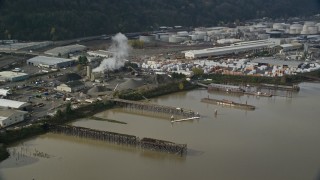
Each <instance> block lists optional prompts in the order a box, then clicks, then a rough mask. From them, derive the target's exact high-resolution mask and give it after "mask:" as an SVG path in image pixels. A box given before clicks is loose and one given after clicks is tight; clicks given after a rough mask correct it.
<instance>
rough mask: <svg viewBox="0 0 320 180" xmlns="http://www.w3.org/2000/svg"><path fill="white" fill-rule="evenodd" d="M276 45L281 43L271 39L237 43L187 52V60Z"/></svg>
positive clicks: (256, 49)
mask: <svg viewBox="0 0 320 180" xmlns="http://www.w3.org/2000/svg"><path fill="white" fill-rule="evenodd" d="M276 45H280V42H276V41H273V40H271V39H269V40H259V41H247V42H240V43H235V44H233V45H230V46H224V47H215V48H209V49H202V50H191V51H186V52H185V58H186V59H196V58H202V57H209V56H222V55H227V54H237V53H241V52H248V51H258V50H262V49H268V48H272V47H274V46H276Z"/></svg>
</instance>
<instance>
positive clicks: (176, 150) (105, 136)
mask: <svg viewBox="0 0 320 180" xmlns="http://www.w3.org/2000/svg"><path fill="white" fill-rule="evenodd" d="M46 128H47V129H48V130H49V132H52V133H56V134H65V135H69V136H75V137H80V138H89V139H94V140H100V141H106V142H110V143H115V144H119V145H127V146H132V147H136V148H139V149H149V150H153V151H161V152H166V153H171V154H176V155H180V156H184V155H186V154H187V144H177V143H174V142H170V141H164V140H159V139H152V138H142V139H141V140H140V138H139V137H137V136H133V135H128V134H120V133H115V132H108V131H101V130H96V129H90V128H85V127H78V126H70V125H54V124H47V125H46Z"/></svg>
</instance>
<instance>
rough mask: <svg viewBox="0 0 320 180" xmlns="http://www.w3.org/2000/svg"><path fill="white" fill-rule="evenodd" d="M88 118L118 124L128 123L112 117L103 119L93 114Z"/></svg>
mask: <svg viewBox="0 0 320 180" xmlns="http://www.w3.org/2000/svg"><path fill="white" fill-rule="evenodd" d="M89 119H93V120H96V121H107V122H111V123H118V124H128V123H126V122H122V121H117V120H113V119H105V118H100V117H95V116H92V117H90V118H89Z"/></svg>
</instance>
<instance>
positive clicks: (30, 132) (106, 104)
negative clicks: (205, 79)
mask: <svg viewBox="0 0 320 180" xmlns="http://www.w3.org/2000/svg"><path fill="white" fill-rule="evenodd" d="M195 88H197V86H196V85H193V84H191V83H189V82H188V81H177V82H173V83H169V84H164V85H160V86H158V87H157V88H153V89H146V90H126V91H122V92H119V93H118V94H117V96H118V97H119V98H122V99H127V100H142V99H144V98H151V97H157V96H161V95H165V94H170V93H174V92H180V91H186V90H191V89H195ZM114 106H115V104H114V103H113V102H110V101H108V100H103V101H97V102H94V103H92V104H87V105H85V106H81V107H79V108H77V109H74V110H73V109H71V104H68V105H67V107H66V109H65V110H58V111H57V113H56V115H55V116H54V117H50V118H46V119H44V120H42V121H41V122H38V123H36V124H33V125H31V126H28V127H24V128H19V129H16V130H7V131H5V132H3V133H1V134H0V143H3V144H4V146H3V147H0V148H1V149H0V162H1V161H3V160H5V159H6V158H7V157H8V156H9V153H8V152H7V150H6V148H5V146H7V145H10V144H13V143H15V142H18V141H21V140H24V139H27V138H31V137H34V136H38V135H41V134H45V133H47V128H46V124H56V125H62V124H67V123H70V122H72V121H75V120H77V119H80V118H86V117H92V116H93V115H94V114H97V113H99V112H102V111H105V110H107V109H111V108H113V107H114Z"/></svg>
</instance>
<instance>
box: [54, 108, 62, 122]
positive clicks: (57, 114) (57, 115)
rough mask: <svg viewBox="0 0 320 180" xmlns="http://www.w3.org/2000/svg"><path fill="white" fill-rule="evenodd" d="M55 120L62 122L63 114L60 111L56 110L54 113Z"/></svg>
mask: <svg viewBox="0 0 320 180" xmlns="http://www.w3.org/2000/svg"><path fill="white" fill-rule="evenodd" d="M54 117H55V119H57V120H58V121H59V120H62V118H63V112H62V111H61V109H58V110H57V112H56V114H55V116H54Z"/></svg>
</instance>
